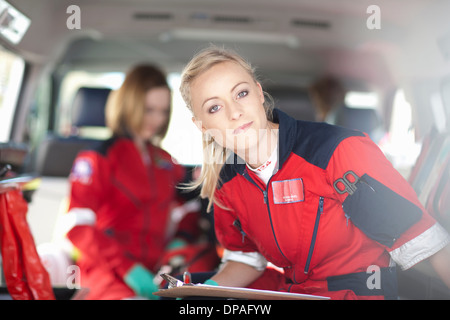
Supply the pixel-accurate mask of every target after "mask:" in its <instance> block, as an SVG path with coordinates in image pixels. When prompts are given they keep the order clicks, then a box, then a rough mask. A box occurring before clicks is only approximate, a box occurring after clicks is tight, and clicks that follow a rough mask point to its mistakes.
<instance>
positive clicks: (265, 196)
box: [243, 170, 291, 264]
mask: <svg viewBox="0 0 450 320" xmlns="http://www.w3.org/2000/svg"><path fill="white" fill-rule="evenodd" d="M243 176H244V178H245V179H247V180H248V181H249V182H251V183H252V184H253V185H255V186H256V187H257V188H258V189H259V190H260V191H261V192H262V194H263V197H264V204H265V205H266V207H267V212H268V214H269V221H270V227H271V228H272V235H273V238H274V240H275V244H276V245H277V248H278V251H279V252H280V253H281V255H282V256H283V258H284V259H286V261H287V262H288V263H289V264H290V263H291V262H290V261H289V259H288V258H287V257H286V256H285V255H284V253H283V251H282V250H281V247H280V244H279V243H278V239H277V236H276V234H275V228H274V226H273V221H272V214H271V212H270V203H269V198H268V194H269V193H268V188H269V185H270V181H271V180H272V178H273V175H272V177H270V179H269V181H267V185H266V189H265V190H263V189H262V188H261V187H260V186H259V185H258V184H257V183H256V182H255V181H254V180H253V179H252V177H250V175H249V174H248V172H247V170H245V172H244V174H243Z"/></svg>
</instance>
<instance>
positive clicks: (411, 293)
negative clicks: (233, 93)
mask: <svg viewBox="0 0 450 320" xmlns="http://www.w3.org/2000/svg"><path fill="white" fill-rule="evenodd" d="M449 12H450V2H448V1H443V0H436V1H424V0H394V1H393V0H378V1H367V0H361V1H353V0H315V1H311V0H277V1H271V0H228V1H218V0H195V1H192V0H109V1H106V0H77V1H69V0H38V1H36V0H7V1H5V0H0V169H1V168H2V167H4V166H5V165H6V164H9V165H11V166H12V170H13V171H15V172H17V173H18V174H22V175H26V174H32V175H36V176H38V177H39V180H38V181H39V183H38V184H37V185H36V187H35V188H34V189H33V190H31V191H30V192H28V193H27V195H28V197H29V199H28V200H29V211H28V216H27V218H28V222H29V225H30V228H31V231H32V233H33V237H34V239H35V242H36V245H37V246H44V245H45V244H48V243H54V242H55V241H59V239H60V238H61V237H62V235H61V231H60V230H59V229H58V216H59V215H60V214H61V212H63V211H64V199H65V198H66V197H67V195H68V190H69V185H68V175H69V173H70V168H71V165H72V161H73V159H74V157H75V155H76V154H77V152H78V151H79V150H81V148H83V147H85V146H87V145H89V144H91V143H95V142H96V141H98V140H103V139H107V138H108V137H109V136H110V132H109V131H108V129H107V128H106V127H105V124H104V113H103V111H104V110H103V108H104V104H105V102H106V97H107V96H108V94H109V92H110V91H111V90H114V89H117V88H118V87H119V86H120V84H121V82H122V81H123V78H124V73H125V72H126V71H127V70H128V69H129V68H130V67H131V66H132V65H134V64H136V63H140V62H149V63H154V64H156V65H158V66H160V67H161V68H163V70H164V71H165V72H166V73H167V74H168V80H169V83H170V85H171V87H172V93H173V98H172V99H173V103H172V108H173V112H172V118H171V124H170V127H169V131H168V134H167V136H166V138H165V140H164V141H163V143H162V146H163V147H164V148H165V149H166V150H167V151H169V152H170V153H171V154H172V155H173V156H174V158H176V159H177V161H178V162H180V163H181V164H183V165H185V166H187V167H188V168H190V169H191V168H193V167H195V166H198V165H200V164H201V160H202V156H201V152H202V150H201V148H202V146H201V135H200V132H199V131H198V130H197V128H196V127H195V126H194V125H193V124H192V122H191V121H190V117H191V116H190V114H189V111H188V110H187V109H186V107H185V105H184V102H183V101H182V99H181V96H180V94H179V92H178V87H179V81H180V73H181V71H182V68H183V67H184V65H185V64H186V63H187V62H188V61H189V59H190V58H191V57H192V56H193V55H194V54H195V53H196V52H198V51H199V50H200V49H202V48H204V47H206V46H208V45H209V44H210V43H213V44H217V45H225V46H226V47H229V48H232V49H234V50H236V51H237V52H239V53H240V54H242V55H243V56H244V57H245V58H247V59H248V60H249V61H251V62H252V64H253V65H254V66H255V67H256V69H257V73H258V75H259V76H260V80H261V83H262V85H263V88H264V89H265V91H267V92H268V93H269V94H271V95H272V96H273V98H274V100H275V105H276V107H277V108H280V109H281V110H284V111H285V112H287V113H288V114H290V115H291V116H293V117H295V118H297V119H302V120H310V121H317V117H316V110H315V108H314V102H313V101H312V99H311V95H310V93H309V87H310V86H311V85H312V84H313V83H314V82H315V81H316V80H318V79H320V78H322V77H327V76H329V77H333V78H335V79H338V80H339V81H340V82H341V84H342V85H343V86H344V87H345V89H346V96H345V105H346V113H345V117H344V120H345V121H344V120H342V121H343V122H340V123H337V124H339V125H344V126H349V127H353V128H357V129H360V130H363V131H365V132H368V133H370V135H371V137H372V138H373V140H374V141H375V142H376V143H377V144H378V145H379V146H380V148H381V149H382V150H383V152H384V153H385V154H386V156H387V157H388V158H389V159H390V160H391V162H392V164H393V165H394V167H395V168H396V169H397V170H399V171H400V172H401V173H402V174H403V175H404V177H405V178H406V179H407V180H408V181H409V182H410V183H411V185H412V186H413V188H414V190H415V191H416V192H417V194H418V196H419V199H420V201H421V202H422V203H423V205H424V206H425V207H426V208H427V209H428V210H429V211H430V213H431V214H432V215H433V216H434V217H435V218H436V219H437V220H438V221H440V222H441V224H442V225H443V226H444V227H445V228H446V229H447V230H448V231H450V200H449V199H450V135H449V129H450V127H449V126H450V120H449V118H450V24H449V22H448V21H449V19H448V13H449ZM80 88H81V89H80ZM87 105H88V106H89V108H90V109H89V112H88V113H85V109H84V108H86V106H87ZM449 267H450V266H449ZM2 286H4V283H2ZM399 292H400V297H401V298H402V299H449V298H450V292H449V290H448V289H447V288H446V287H445V285H444V284H443V283H442V282H441V281H440V280H439V279H438V278H437V276H436V275H435V274H434V273H433V272H432V270H431V268H430V267H429V265H428V264H427V263H421V264H419V265H417V266H416V267H414V268H412V269H410V270H407V271H399Z"/></svg>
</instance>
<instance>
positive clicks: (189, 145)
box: [161, 73, 203, 165]
mask: <svg viewBox="0 0 450 320" xmlns="http://www.w3.org/2000/svg"><path fill="white" fill-rule="evenodd" d="M167 80H168V82H169V86H170V87H171V90H172V116H171V119H170V124H169V129H168V130H167V135H166V137H165V138H164V140H163V141H162V143H161V146H162V147H163V148H164V149H165V150H167V151H168V152H169V153H170V154H171V155H172V157H174V158H175V159H176V160H177V161H178V162H179V163H181V164H183V165H200V164H201V163H202V159H203V151H202V148H203V146H202V134H201V132H200V130H198V128H197V127H196V126H195V124H194V123H193V122H192V121H191V120H190V119H191V118H192V114H191V112H190V111H189V110H188V108H187V107H186V104H185V103H184V101H183V98H182V97H181V93H180V90H179V88H180V81H181V75H180V74H179V73H171V74H169V76H168V79H167Z"/></svg>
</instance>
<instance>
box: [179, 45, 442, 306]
mask: <svg viewBox="0 0 450 320" xmlns="http://www.w3.org/2000/svg"><path fill="white" fill-rule="evenodd" d="M180 91H181V94H182V96H183V99H184V101H185V102H186V105H187V107H188V108H189V109H190V110H191V111H192V115H193V117H192V120H193V121H194V123H195V124H196V125H197V127H198V128H199V130H201V132H202V133H203V147H204V155H205V158H204V163H203V166H202V172H201V175H200V178H199V180H198V181H197V182H196V183H195V184H194V185H193V186H192V187H197V186H201V195H202V196H203V197H205V198H208V199H209V203H210V206H214V221H215V230H216V235H217V239H218V240H219V242H220V243H221V245H222V246H223V247H224V249H225V252H224V255H223V265H222V267H221V268H220V269H219V271H218V272H217V273H215V274H214V275H212V276H211V275H210V278H209V279H207V280H205V281H204V282H205V283H207V284H213V285H214V284H218V285H222V286H236V287H254V286H255V282H256V281H259V284H258V287H259V288H263V289H270V290H279V291H289V292H295V293H306V294H316V295H323V296H328V297H331V298H333V299H396V298H397V290H396V284H397V280H396V272H395V264H397V265H399V266H400V267H401V268H402V269H408V268H411V267H412V266H414V265H415V264H417V263H418V262H420V261H422V260H425V259H430V262H431V264H432V265H433V267H434V268H435V269H436V271H437V273H438V274H439V275H440V276H441V278H442V279H443V281H444V282H445V283H446V284H447V285H448V286H449V287H450V269H449V268H448V266H449V265H450V254H449V243H450V237H449V235H448V233H447V232H446V231H445V229H444V228H443V227H442V226H440V225H439V223H437V222H436V221H435V220H434V219H433V218H432V217H431V216H430V215H429V214H428V213H427V212H426V211H425V209H424V208H423V206H422V205H421V204H420V202H419V200H418V199H417V196H416V194H415V192H414V190H413V189H412V188H411V187H410V186H409V185H408V183H407V182H406V181H405V180H404V179H403V178H402V176H401V175H400V174H399V173H398V172H397V171H396V170H395V169H394V168H393V167H392V165H391V164H390V163H389V162H388V160H387V159H386V158H385V157H384V155H383V154H382V152H381V151H380V150H379V148H378V147H377V146H376V145H375V144H374V143H373V142H372V140H371V139H370V138H369V137H368V135H367V134H364V133H362V132H359V131H355V130H349V129H346V128H342V127H337V126H332V125H329V124H327V123H323V122H306V121H300V120H295V119H293V118H291V117H290V116H288V115H287V114H285V113H284V112H282V111H281V110H278V109H274V108H273V104H272V103H271V101H270V99H268V97H267V96H266V95H265V93H264V92H263V89H262V87H261V84H260V83H259V82H258V80H257V79H256V76H255V73H254V70H253V68H252V67H251V65H250V64H249V63H247V62H246V61H245V60H244V59H243V58H242V57H240V56H239V55H237V54H235V53H233V52H231V51H228V50H226V49H223V48H218V47H214V46H213V47H210V48H207V49H204V50H203V51H201V52H200V53H198V54H197V55H195V56H194V57H193V59H192V60H191V61H190V62H189V63H188V64H187V65H186V67H185V69H184V71H183V73H182V79H181V86H180ZM269 262H270V263H271V264H272V265H275V266H277V267H279V268H282V272H279V273H278V274H277V273H273V272H271V273H268V270H269V267H268V263H269ZM193 279H194V275H193ZM193 281H195V280H193Z"/></svg>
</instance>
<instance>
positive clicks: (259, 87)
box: [256, 82, 265, 103]
mask: <svg viewBox="0 0 450 320" xmlns="http://www.w3.org/2000/svg"><path fill="white" fill-rule="evenodd" d="M256 86H257V87H258V89H259V90H258V95H259V98H260V101H261V103H264V100H265V98H264V91H263V89H262V86H261V84H260V83H259V82H256Z"/></svg>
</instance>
